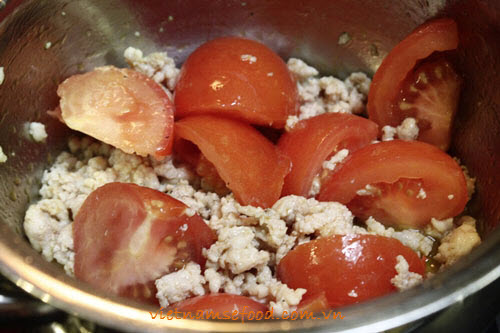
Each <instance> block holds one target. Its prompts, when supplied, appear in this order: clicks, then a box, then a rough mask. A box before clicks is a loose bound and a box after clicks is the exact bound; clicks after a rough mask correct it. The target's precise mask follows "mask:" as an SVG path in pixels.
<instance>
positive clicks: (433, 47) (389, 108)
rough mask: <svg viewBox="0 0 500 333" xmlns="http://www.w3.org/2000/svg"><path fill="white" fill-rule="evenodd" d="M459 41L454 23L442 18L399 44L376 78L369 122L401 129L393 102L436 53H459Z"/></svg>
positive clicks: (417, 30)
mask: <svg viewBox="0 0 500 333" xmlns="http://www.w3.org/2000/svg"><path fill="white" fill-rule="evenodd" d="M458 41H459V40H458V29H457V24H456V23H455V21H454V20H452V19H449V18H442V19H436V20H432V21H429V22H427V23H424V24H422V25H421V26H419V27H417V28H416V29H415V30H414V31H413V32H412V33H410V34H409V35H408V36H407V37H406V38H405V39H403V40H402V41H401V42H399V44H397V45H396V46H395V47H394V48H393V49H392V50H391V52H389V54H388V55H387V56H386V57H385V58H384V60H383V61H382V64H381V65H380V67H379V68H378V69H377V71H376V72H375V75H374V76H373V80H372V83H371V85H370V91H369V93H368V103H367V106H366V108H367V112H368V116H369V118H370V119H371V120H373V121H374V122H376V123H377V124H379V126H380V127H381V128H382V127H383V126H385V125H390V126H398V125H399V123H400V121H401V120H400V116H399V115H398V114H397V109H396V108H395V106H394V102H395V99H396V98H397V96H398V93H399V91H400V87H401V85H402V83H403V81H404V79H405V78H406V75H407V74H408V73H409V72H410V71H411V69H412V68H413V67H415V65H416V63H417V62H418V61H419V60H421V59H424V58H427V57H428V56H429V55H431V54H432V53H433V52H436V51H448V50H454V49H456V48H457V46H458Z"/></svg>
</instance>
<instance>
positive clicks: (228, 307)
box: [169, 293, 268, 319]
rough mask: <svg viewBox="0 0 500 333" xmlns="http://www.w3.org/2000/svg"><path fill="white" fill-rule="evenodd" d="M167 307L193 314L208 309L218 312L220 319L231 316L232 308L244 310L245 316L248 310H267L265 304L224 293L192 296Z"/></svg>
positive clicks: (208, 311)
mask: <svg viewBox="0 0 500 333" xmlns="http://www.w3.org/2000/svg"><path fill="white" fill-rule="evenodd" d="M169 309H175V310H176V311H179V312H191V313H192V314H193V315H195V314H196V312H197V311H203V312H205V313H210V311H212V312H213V313H214V314H215V313H219V316H220V319H230V318H233V311H234V310H236V311H238V312H246V313H247V314H246V315H245V317H248V312H250V311H253V312H255V313H256V312H258V311H260V312H262V313H263V314H265V312H266V311H267V310H268V309H267V306H266V305H265V304H262V303H259V302H257V301H254V300H253V299H251V298H249V297H246V296H241V295H233V294H225V293H221V294H208V295H204V296H196V297H192V298H189V299H187V300H184V301H181V302H177V303H174V304H172V305H171V306H169ZM225 315H229V316H230V317H229V318H227V317H226V318H224V316H225ZM238 318H239V317H238ZM205 319H207V318H205Z"/></svg>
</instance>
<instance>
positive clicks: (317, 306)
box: [297, 291, 329, 313]
mask: <svg viewBox="0 0 500 333" xmlns="http://www.w3.org/2000/svg"><path fill="white" fill-rule="evenodd" d="M328 307H329V305H328V298H326V293H325V292H324V291H322V292H320V293H318V294H316V295H314V296H311V295H307V296H306V295H304V296H302V300H301V301H300V303H299V305H298V306H297V312H299V313H301V312H302V313H307V312H319V311H322V310H326V309H328Z"/></svg>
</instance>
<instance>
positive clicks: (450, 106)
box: [395, 59, 462, 151]
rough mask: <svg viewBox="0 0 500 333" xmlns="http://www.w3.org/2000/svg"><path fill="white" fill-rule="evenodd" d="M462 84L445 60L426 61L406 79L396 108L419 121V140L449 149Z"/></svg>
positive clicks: (404, 114) (403, 116)
mask: <svg viewBox="0 0 500 333" xmlns="http://www.w3.org/2000/svg"><path fill="white" fill-rule="evenodd" d="M461 84H462V79H461V78H460V77H459V76H458V74H457V73H456V72H455V71H454V69H453V67H452V65H451V64H450V63H449V62H448V61H446V60H444V59H438V60H433V61H425V62H424V63H422V64H421V65H419V66H418V67H417V68H416V69H415V70H414V71H413V72H412V73H411V74H410V76H409V77H408V78H407V80H406V81H405V82H404V84H403V88H402V89H401V93H400V95H399V98H398V99H397V101H396V103H395V108H397V109H399V111H398V113H399V114H401V115H402V118H406V117H413V118H416V119H417V120H418V122H417V123H418V127H419V135H418V140H419V141H424V142H427V143H430V144H433V145H435V146H436V147H438V148H440V149H442V150H444V151H446V150H448V148H449V146H450V141H451V125H452V123H453V118H454V116H455V113H456V111H457V107H458V99H459V97H460V86H461Z"/></svg>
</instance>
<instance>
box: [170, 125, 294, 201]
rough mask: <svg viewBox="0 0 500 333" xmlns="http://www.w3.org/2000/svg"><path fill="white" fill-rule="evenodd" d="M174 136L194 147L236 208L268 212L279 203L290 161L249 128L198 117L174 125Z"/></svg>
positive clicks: (248, 126)
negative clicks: (216, 173) (211, 169)
mask: <svg viewBox="0 0 500 333" xmlns="http://www.w3.org/2000/svg"><path fill="white" fill-rule="evenodd" d="M175 132H176V135H177V136H178V137H179V138H181V139H185V140H188V141H191V142H192V143H194V144H195V145H196V146H198V148H199V149H200V151H201V153H202V154H203V155H204V156H205V157H206V159H207V160H208V161H209V162H211V163H212V164H213V165H214V166H215V168H216V170H217V172H218V173H219V175H220V177H221V178H222V179H223V180H224V181H225V182H226V186H227V187H228V188H229V189H231V190H232V191H233V193H234V196H235V198H236V200H238V202H239V203H240V204H242V205H252V206H259V207H263V208H268V207H271V206H272V205H273V204H274V203H275V202H276V200H278V199H279V197H280V194H281V190H282V188H283V182H284V178H285V176H286V175H287V174H288V172H289V171H290V160H289V159H288V158H287V157H286V156H285V155H283V154H282V153H281V152H280V151H279V150H278V149H277V148H276V147H275V146H274V145H273V144H272V143H271V142H270V141H269V140H267V139H266V138H265V137H264V136H263V135H262V134H261V133H259V131H257V130H256V129H255V128H253V127H252V126H250V125H248V124H245V123H243V122H240V121H237V120H233V119H229V118H219V117H215V116H211V115H202V116H193V117H188V118H184V119H181V120H180V121H177V122H176V123H175Z"/></svg>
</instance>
